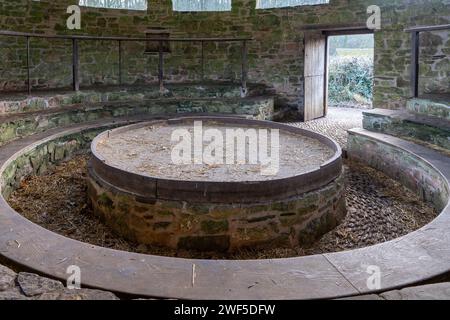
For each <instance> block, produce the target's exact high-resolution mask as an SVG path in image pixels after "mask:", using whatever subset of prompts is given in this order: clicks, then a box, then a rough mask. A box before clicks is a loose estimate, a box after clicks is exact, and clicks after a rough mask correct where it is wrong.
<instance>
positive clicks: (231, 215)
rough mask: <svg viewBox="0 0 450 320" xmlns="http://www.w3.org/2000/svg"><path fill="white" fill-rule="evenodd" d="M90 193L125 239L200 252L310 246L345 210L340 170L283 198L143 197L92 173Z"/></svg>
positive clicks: (98, 210)
mask: <svg viewBox="0 0 450 320" xmlns="http://www.w3.org/2000/svg"><path fill="white" fill-rule="evenodd" d="M88 196H89V201H90V203H91V204H92V207H93V209H94V212H95V213H96V214H97V215H98V216H99V217H101V218H102V219H103V220H104V221H105V223H106V224H108V225H109V226H111V227H112V228H113V229H114V230H115V231H116V232H117V233H118V234H120V235H122V236H124V237H125V238H127V239H130V240H132V241H135V242H138V243H144V244H150V245H157V246H163V247H171V248H174V249H184V250H186V249H187V250H199V251H235V250H238V249H240V248H243V247H257V248H258V247H266V246H274V245H292V246H296V245H298V244H301V245H308V244H310V243H312V242H314V241H315V240H316V239H318V238H319V237H320V236H322V235H323V234H325V233H327V232H328V231H329V230H331V229H333V228H335V227H336V225H338V224H339V223H340V222H341V221H342V219H343V218H344V217H345V215H346V213H347V209H346V202H345V196H344V177H343V173H342V174H341V175H340V176H339V177H338V178H337V179H335V180H334V181H332V182H331V183H329V184H328V185H326V186H324V187H322V188H319V189H317V190H314V191H311V192H308V193H305V194H301V195H298V196H295V197H292V198H288V199H285V200H282V201H270V199H268V200H267V201H266V202H259V203H254V204H239V203H230V204H217V203H216V204H215V203H196V202H184V201H168V200H162V199H157V200H155V199H153V200H150V199H141V198H139V197H137V196H135V195H133V194H130V193H127V192H124V191H123V190H120V189H118V188H115V187H113V186H111V185H109V184H107V183H105V182H103V181H101V179H98V178H97V177H96V175H95V173H93V172H91V174H90V177H89V179H88Z"/></svg>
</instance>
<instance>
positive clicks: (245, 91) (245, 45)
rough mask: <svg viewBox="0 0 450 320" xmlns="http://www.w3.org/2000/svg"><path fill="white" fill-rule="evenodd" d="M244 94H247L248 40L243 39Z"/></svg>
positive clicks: (242, 80) (242, 75)
mask: <svg viewBox="0 0 450 320" xmlns="http://www.w3.org/2000/svg"><path fill="white" fill-rule="evenodd" d="M241 73H242V74H241V77H242V79H241V82H242V88H241V89H242V95H243V96H245V95H247V41H245V40H244V41H242V71H241Z"/></svg>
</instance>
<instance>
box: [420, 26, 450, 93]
mask: <svg viewBox="0 0 450 320" xmlns="http://www.w3.org/2000/svg"><path fill="white" fill-rule="evenodd" d="M419 92H420V93H449V92H450V30H444V31H433V32H425V33H422V34H421V39H420V78H419Z"/></svg>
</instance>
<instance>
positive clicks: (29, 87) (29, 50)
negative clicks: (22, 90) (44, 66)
mask: <svg viewBox="0 0 450 320" xmlns="http://www.w3.org/2000/svg"><path fill="white" fill-rule="evenodd" d="M30 47H31V46H30V37H27V89H28V95H31V70H30V67H31V48H30Z"/></svg>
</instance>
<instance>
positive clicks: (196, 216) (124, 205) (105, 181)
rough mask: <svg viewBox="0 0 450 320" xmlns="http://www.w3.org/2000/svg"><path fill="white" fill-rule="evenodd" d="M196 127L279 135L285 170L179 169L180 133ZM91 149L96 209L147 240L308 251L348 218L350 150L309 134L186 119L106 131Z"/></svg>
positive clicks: (234, 121)
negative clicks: (346, 161) (175, 136)
mask: <svg viewBox="0 0 450 320" xmlns="http://www.w3.org/2000/svg"><path fill="white" fill-rule="evenodd" d="M196 121H202V129H203V132H205V131H206V130H207V129H215V130H216V132H220V133H223V134H225V133H226V131H227V129H232V130H233V129H234V130H236V129H243V130H248V129H250V128H253V129H257V130H259V129H267V131H265V132H267V134H268V135H270V133H271V132H273V129H278V130H279V141H280V143H279V150H280V152H279V155H280V156H279V170H278V172H277V173H276V174H275V175H262V174H261V171H260V170H261V166H260V165H259V164H258V165H254V164H253V165H252V164H248V163H247V164H241V165H225V164H214V165H206V164H195V165H194V164H183V165H179V164H178V165H177V164H174V163H172V160H171V152H172V150H173V147H174V145H175V144H176V143H175V142H171V133H172V132H173V131H174V130H176V129H184V130H188V131H189V132H190V133H192V134H193V132H192V130H193V127H194V126H193V125H194V123H195V122H196ZM197 124H198V122H197ZM197 128H198V127H197ZM191 129H192V130H191ZM271 130H272V131H271ZM257 132H260V131H257ZM241 133H242V131H241ZM192 137H194V135H192ZM268 140H270V141H272V140H271V139H268ZM177 142H179V141H178V140H177ZM226 142H228V141H226ZM208 144H209V143H205V142H203V147H205V146H207V145H208ZM268 146H269V149H270V147H271V146H272V145H271V143H269V144H268ZM247 147H248V143H247V146H246V147H244V148H247ZM91 150H92V158H91V161H90V164H89V176H90V177H89V181H88V195H89V200H90V202H91V203H92V206H93V209H94V212H95V213H96V214H98V215H99V216H101V217H102V219H104V220H105V222H106V223H107V224H108V225H110V226H111V227H112V228H113V229H114V230H115V231H116V232H118V233H119V234H121V235H122V236H124V237H126V238H128V239H130V240H133V241H136V242H139V243H143V244H152V245H159V246H164V247H170V248H176V249H187V250H200V251H234V250H236V249H238V248H242V247H247V246H264V245H267V244H270V245H272V246H273V245H277V244H279V245H281V244H283V245H285V244H286V243H288V244H291V245H293V246H296V245H298V244H301V245H305V244H308V243H311V242H313V241H314V240H316V239H317V238H318V237H320V236H321V235H323V234H324V233H326V232H328V231H329V230H331V229H333V228H334V227H335V226H336V225H337V224H338V223H339V222H340V221H341V220H342V219H343V218H344V217H345V214H346V206H345V197H344V182H343V169H342V159H341V149H340V147H339V146H338V145H337V144H336V143H335V142H334V141H332V140H330V139H329V138H327V137H325V136H322V135H320V134H317V133H314V132H311V131H308V130H304V129H300V128H295V127H291V126H287V125H283V124H278V123H272V122H265V121H256V120H248V119H241V118H228V117H185V118H178V119H171V120H164V121H152V122H146V123H139V124H135V125H131V126H126V127H122V128H118V129H114V130H109V131H106V132H104V133H102V134H100V135H99V136H97V137H96V138H95V139H94V141H93V142H92V146H91ZM203 150H204V149H203ZM235 150H239V146H238V147H237V149H235ZM224 154H225V150H224Z"/></svg>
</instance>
